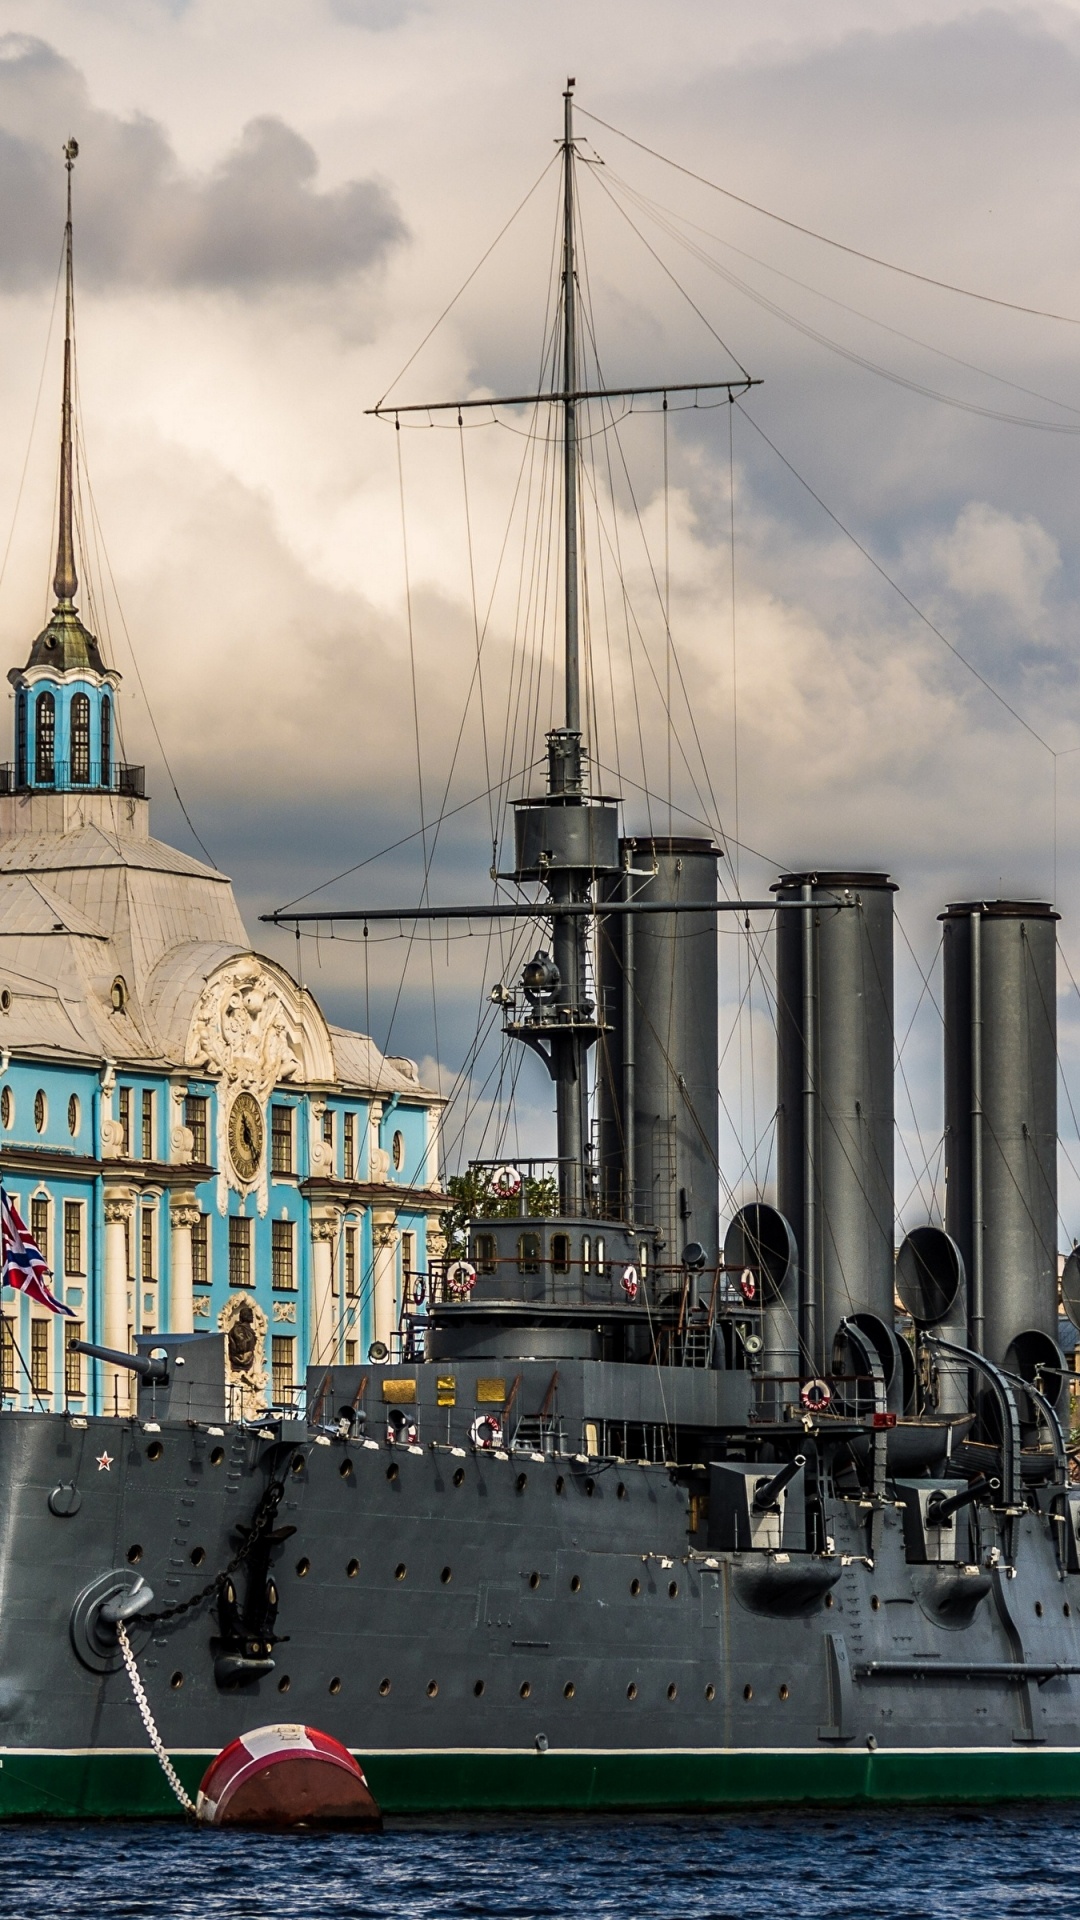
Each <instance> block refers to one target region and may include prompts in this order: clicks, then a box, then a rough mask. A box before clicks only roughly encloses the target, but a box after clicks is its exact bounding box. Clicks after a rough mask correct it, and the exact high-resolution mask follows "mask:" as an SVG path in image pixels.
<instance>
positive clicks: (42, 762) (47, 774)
mask: <svg viewBox="0 0 1080 1920" xmlns="http://www.w3.org/2000/svg"><path fill="white" fill-rule="evenodd" d="M34 722H35V726H34V779H35V780H36V781H37V783H38V785H39V786H51V785H52V782H53V781H54V780H55V779H56V701H55V700H54V699H53V696H52V694H51V693H39V694H38V697H37V706H36V707H35V709H34Z"/></svg>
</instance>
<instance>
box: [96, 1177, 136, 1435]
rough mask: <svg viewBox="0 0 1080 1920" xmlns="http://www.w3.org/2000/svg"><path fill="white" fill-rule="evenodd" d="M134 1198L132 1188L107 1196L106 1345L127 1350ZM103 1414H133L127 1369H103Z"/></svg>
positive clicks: (130, 1375)
mask: <svg viewBox="0 0 1080 1920" xmlns="http://www.w3.org/2000/svg"><path fill="white" fill-rule="evenodd" d="M134 1201H135V1196H134V1194H133V1192H132V1191H131V1188H130V1187H113V1188H111V1189H107V1190H106V1194H105V1298H104V1303H103V1304H104V1309H105V1312H104V1327H103V1333H102V1339H103V1345H105V1346H106V1347H116V1348H118V1349H119V1351H120V1352H121V1353H126V1352H127V1351H128V1259H127V1233H126V1231H125V1229H126V1228H127V1227H128V1226H129V1225H130V1223H131V1220H132V1217H133V1215H134V1210H135V1209H134ZM103 1372H104V1380H103V1385H102V1393H103V1400H102V1411H103V1412H104V1413H115V1412H119V1413H120V1414H121V1415H122V1416H123V1417H125V1418H126V1416H127V1415H128V1413H130V1411H131V1395H132V1381H133V1380H134V1378H135V1376H134V1374H133V1373H131V1372H130V1371H129V1370H128V1368H127V1367H110V1366H106V1367H105V1368H104V1369H103Z"/></svg>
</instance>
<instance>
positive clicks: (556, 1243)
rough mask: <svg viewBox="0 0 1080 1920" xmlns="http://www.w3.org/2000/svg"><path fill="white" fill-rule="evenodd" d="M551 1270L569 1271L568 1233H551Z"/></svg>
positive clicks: (557, 1271) (556, 1271) (558, 1271)
mask: <svg viewBox="0 0 1080 1920" xmlns="http://www.w3.org/2000/svg"><path fill="white" fill-rule="evenodd" d="M551 1270H552V1272H553V1273H569V1271H570V1235H569V1234H568V1233H553V1234H552V1236H551Z"/></svg>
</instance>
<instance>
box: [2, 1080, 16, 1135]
mask: <svg viewBox="0 0 1080 1920" xmlns="http://www.w3.org/2000/svg"><path fill="white" fill-rule="evenodd" d="M14 1118H15V1096H14V1094H13V1093H12V1091H11V1088H10V1087H5V1088H4V1090H3V1092H2V1093H0V1121H3V1124H4V1126H5V1127H10V1126H11V1123H12V1121H13V1120H14Z"/></svg>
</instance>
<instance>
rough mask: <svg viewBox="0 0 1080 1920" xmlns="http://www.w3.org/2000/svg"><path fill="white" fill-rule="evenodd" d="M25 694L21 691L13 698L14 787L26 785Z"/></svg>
mask: <svg viewBox="0 0 1080 1920" xmlns="http://www.w3.org/2000/svg"><path fill="white" fill-rule="evenodd" d="M26 728H27V718H26V694H25V693H24V692H23V691H21V690H20V691H19V693H17V694H16V696H15V785H16V786H17V787H25V785H26Z"/></svg>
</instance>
